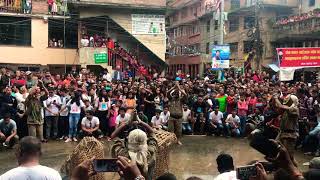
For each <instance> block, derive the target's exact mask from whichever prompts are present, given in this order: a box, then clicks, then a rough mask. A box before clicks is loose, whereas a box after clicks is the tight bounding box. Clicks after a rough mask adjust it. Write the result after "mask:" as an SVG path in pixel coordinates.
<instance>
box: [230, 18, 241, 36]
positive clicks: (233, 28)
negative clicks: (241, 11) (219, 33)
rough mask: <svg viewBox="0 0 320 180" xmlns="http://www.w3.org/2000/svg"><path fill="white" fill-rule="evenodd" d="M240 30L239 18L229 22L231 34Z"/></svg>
mask: <svg viewBox="0 0 320 180" xmlns="http://www.w3.org/2000/svg"><path fill="white" fill-rule="evenodd" d="M238 29H239V18H237V17H235V18H233V19H230V21H229V32H234V31H237V30H238Z"/></svg>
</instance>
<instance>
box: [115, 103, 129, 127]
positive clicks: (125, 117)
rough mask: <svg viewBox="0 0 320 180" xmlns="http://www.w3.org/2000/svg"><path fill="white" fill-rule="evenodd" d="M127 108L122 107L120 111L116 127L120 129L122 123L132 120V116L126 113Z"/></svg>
mask: <svg viewBox="0 0 320 180" xmlns="http://www.w3.org/2000/svg"><path fill="white" fill-rule="evenodd" d="M126 111H127V110H126V108H124V107H121V108H120V109H119V115H118V116H117V118H116V125H117V127H119V126H120V125H121V124H122V123H127V122H129V120H130V114H128V113H126Z"/></svg>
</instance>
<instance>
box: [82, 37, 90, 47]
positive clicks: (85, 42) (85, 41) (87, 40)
mask: <svg viewBox="0 0 320 180" xmlns="http://www.w3.org/2000/svg"><path fill="white" fill-rule="evenodd" d="M81 45H82V46H83V47H88V46H89V39H81Z"/></svg>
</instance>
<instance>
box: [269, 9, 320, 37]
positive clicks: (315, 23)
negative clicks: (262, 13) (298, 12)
mask: <svg viewBox="0 0 320 180" xmlns="http://www.w3.org/2000/svg"><path fill="white" fill-rule="evenodd" d="M273 30H274V31H275V32H276V33H274V34H275V36H276V38H285V37H288V36H295V35H296V36H298V35H312V34H314V33H317V32H319V31H320V13H319V14H318V15H317V16H312V17H306V18H304V19H298V20H297V19H287V20H280V21H277V22H276V23H275V24H274V26H273Z"/></svg>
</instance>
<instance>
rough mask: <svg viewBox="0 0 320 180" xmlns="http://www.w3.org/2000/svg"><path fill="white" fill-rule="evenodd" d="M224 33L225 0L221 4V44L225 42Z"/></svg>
mask: <svg viewBox="0 0 320 180" xmlns="http://www.w3.org/2000/svg"><path fill="white" fill-rule="evenodd" d="M223 35H224V0H221V5H220V44H221V45H222V44H223Z"/></svg>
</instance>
